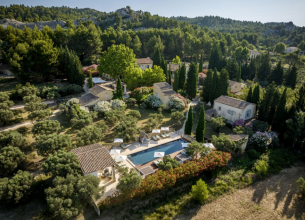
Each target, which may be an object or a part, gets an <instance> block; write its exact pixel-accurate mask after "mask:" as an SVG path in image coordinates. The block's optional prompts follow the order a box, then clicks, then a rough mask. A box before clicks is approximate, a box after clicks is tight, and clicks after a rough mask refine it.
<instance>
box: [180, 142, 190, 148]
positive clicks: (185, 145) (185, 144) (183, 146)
mask: <svg viewBox="0 0 305 220" xmlns="http://www.w3.org/2000/svg"><path fill="white" fill-rule="evenodd" d="M181 144H182V148H187V145H188V144H189V143H181Z"/></svg>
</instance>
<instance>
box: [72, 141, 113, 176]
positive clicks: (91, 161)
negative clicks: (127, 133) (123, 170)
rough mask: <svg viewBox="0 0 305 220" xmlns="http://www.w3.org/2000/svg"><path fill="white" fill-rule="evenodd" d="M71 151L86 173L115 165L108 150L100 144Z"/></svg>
mask: <svg viewBox="0 0 305 220" xmlns="http://www.w3.org/2000/svg"><path fill="white" fill-rule="evenodd" d="M71 152H72V153H74V154H75V156H76V157H77V158H78V161H79V164H80V166H81V169H82V172H83V174H84V175H85V174H88V173H92V172H95V171H98V170H102V169H104V168H106V167H111V166H114V165H115V161H114V159H113V158H112V157H111V155H110V154H109V152H108V150H107V149H106V148H104V147H103V146H102V145H100V144H91V145H87V146H84V147H79V148H75V149H72V150H71Z"/></svg>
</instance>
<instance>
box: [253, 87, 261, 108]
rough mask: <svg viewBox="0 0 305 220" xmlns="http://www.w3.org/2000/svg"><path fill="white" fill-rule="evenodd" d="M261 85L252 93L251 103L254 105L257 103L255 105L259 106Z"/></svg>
mask: <svg viewBox="0 0 305 220" xmlns="http://www.w3.org/2000/svg"><path fill="white" fill-rule="evenodd" d="M259 90H260V89H259V85H256V86H255V87H254V90H253V93H252V98H251V102H252V103H255V104H258V102H259V93H260V92H259Z"/></svg>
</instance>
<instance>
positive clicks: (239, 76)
mask: <svg viewBox="0 0 305 220" xmlns="http://www.w3.org/2000/svg"><path fill="white" fill-rule="evenodd" d="M240 81H241V64H240V63H239V67H238V72H237V75H236V82H240Z"/></svg>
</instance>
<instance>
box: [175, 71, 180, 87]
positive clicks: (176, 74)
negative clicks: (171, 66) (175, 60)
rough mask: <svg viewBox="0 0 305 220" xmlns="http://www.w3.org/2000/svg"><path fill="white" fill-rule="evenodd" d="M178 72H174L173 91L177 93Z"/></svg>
mask: <svg viewBox="0 0 305 220" xmlns="http://www.w3.org/2000/svg"><path fill="white" fill-rule="evenodd" d="M179 72H180V71H179V70H176V71H175V73H174V76H175V77H174V90H175V91H176V92H178V90H179Z"/></svg>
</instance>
